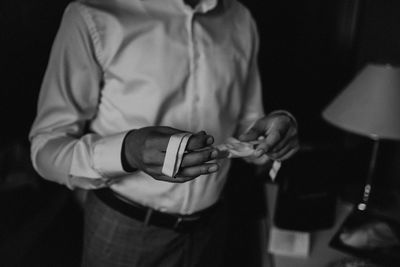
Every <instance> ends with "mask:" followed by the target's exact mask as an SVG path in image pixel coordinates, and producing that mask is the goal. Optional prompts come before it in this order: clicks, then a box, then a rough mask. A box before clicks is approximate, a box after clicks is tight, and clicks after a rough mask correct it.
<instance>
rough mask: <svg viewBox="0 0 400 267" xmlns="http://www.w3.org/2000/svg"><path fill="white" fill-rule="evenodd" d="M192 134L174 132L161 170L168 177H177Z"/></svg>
mask: <svg viewBox="0 0 400 267" xmlns="http://www.w3.org/2000/svg"><path fill="white" fill-rule="evenodd" d="M191 136H192V134H190V133H179V134H174V135H172V136H171V137H170V139H169V142H168V146H167V151H166V152H165V158H164V164H163V167H162V170H161V172H162V173H163V174H164V175H166V176H168V177H175V175H176V174H177V173H178V171H179V168H180V166H181V163H182V159H183V154H184V153H185V149H186V146H187V143H188V141H189V138H190V137H191Z"/></svg>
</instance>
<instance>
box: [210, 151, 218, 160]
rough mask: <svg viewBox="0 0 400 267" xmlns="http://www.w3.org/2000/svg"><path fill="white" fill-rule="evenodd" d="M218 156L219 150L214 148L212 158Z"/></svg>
mask: <svg viewBox="0 0 400 267" xmlns="http://www.w3.org/2000/svg"><path fill="white" fill-rule="evenodd" d="M217 157H218V151H217V150H214V151H213V152H211V159H215V158H217Z"/></svg>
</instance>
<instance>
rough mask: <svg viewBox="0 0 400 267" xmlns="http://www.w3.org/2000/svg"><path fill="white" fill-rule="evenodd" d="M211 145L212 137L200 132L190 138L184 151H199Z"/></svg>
mask: <svg viewBox="0 0 400 267" xmlns="http://www.w3.org/2000/svg"><path fill="white" fill-rule="evenodd" d="M212 143H214V137H212V136H211V135H209V134H206V132H204V131H201V132H199V133H196V134H194V135H192V136H191V137H190V139H189V142H188V144H187V146H186V150H187V151H193V150H197V149H201V148H204V147H206V146H210V145H211V144H212Z"/></svg>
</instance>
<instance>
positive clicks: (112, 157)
mask: <svg viewBox="0 0 400 267" xmlns="http://www.w3.org/2000/svg"><path fill="white" fill-rule="evenodd" d="M126 134H127V132H123V133H119V134H115V135H111V136H107V137H104V138H101V139H100V140H99V141H97V142H96V144H95V146H94V149H93V167H94V169H96V171H98V172H99V173H100V174H101V175H102V176H103V177H108V178H113V177H118V176H121V175H125V174H127V172H126V171H125V170H124V169H123V167H122V163H121V149H122V143H123V141H124V138H125V135H126Z"/></svg>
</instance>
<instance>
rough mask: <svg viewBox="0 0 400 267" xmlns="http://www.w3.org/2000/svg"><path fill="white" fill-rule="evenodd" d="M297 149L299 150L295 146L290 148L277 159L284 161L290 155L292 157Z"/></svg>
mask: <svg viewBox="0 0 400 267" xmlns="http://www.w3.org/2000/svg"><path fill="white" fill-rule="evenodd" d="M297 151H299V147H295V148H293V149H292V150H290V151H289V152H288V153H286V154H285V155H284V156H282V157H281V158H279V159H277V160H279V161H284V160H287V159H289V158H290V157H292V156H293V155H294V154H296V153H297Z"/></svg>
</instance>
